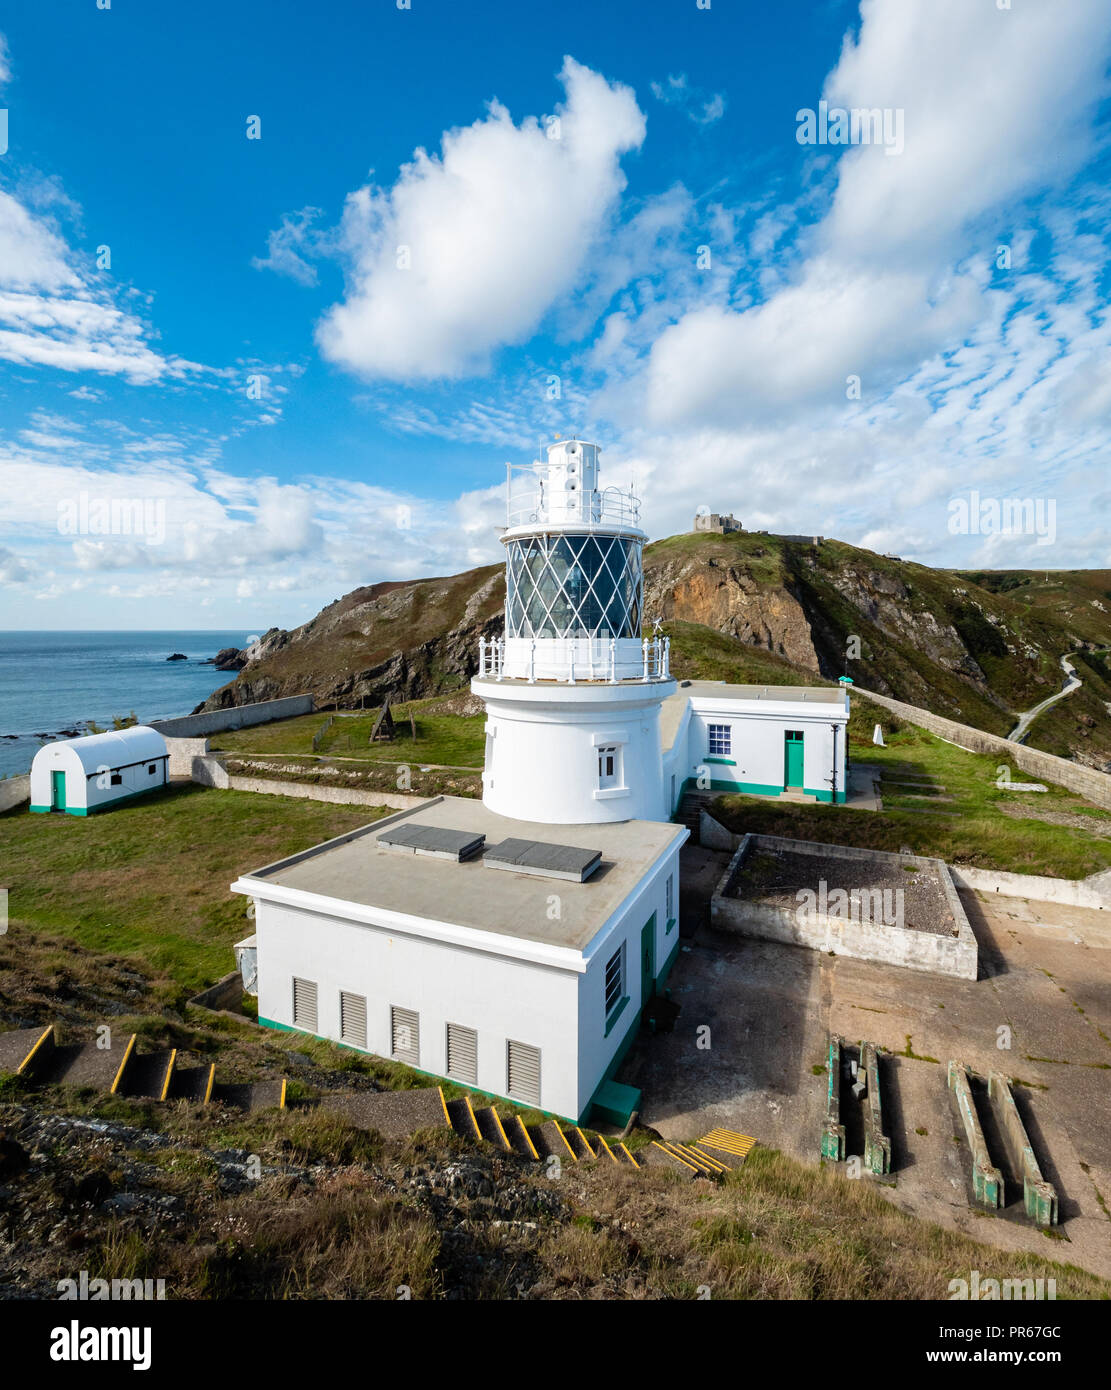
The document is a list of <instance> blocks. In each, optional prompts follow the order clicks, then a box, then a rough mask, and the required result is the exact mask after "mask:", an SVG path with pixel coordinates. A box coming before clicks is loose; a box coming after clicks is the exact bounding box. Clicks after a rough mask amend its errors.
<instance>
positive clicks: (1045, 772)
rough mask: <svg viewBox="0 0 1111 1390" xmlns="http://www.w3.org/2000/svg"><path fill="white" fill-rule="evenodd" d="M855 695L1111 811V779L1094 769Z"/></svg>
mask: <svg viewBox="0 0 1111 1390" xmlns="http://www.w3.org/2000/svg"><path fill="white" fill-rule="evenodd" d="M856 695H863V696H864V698H865V699H866V700H874V701H875V703H876V704H878V705H882V706H883V707H884V709H889V710H890V711H891V713H892V714H897V715H898V716H899V718H900V719H905V720H906V722H907V723H908V724H915V725H917V726H918V728H920V729H926V730H927V731H928V732H929V733H931V734H936V735H937V736H938V738H943V739H945V740H946V741H947V742H949V743H955V744H956V745H957V746H958V747H959V748H964V749H966V750H967V751H968V752H969V753H988V754H991V755H992V756H994V757H1001V758H1007V759H1008V760H1009V761H1011V762H1013V763H1014V764H1015V765H1016V766H1017V767H1020V768H1022V770H1023V772H1029V773H1031V774H1032V775H1033V776H1035V777H1037V778H1039V779H1041V780H1043V781H1046V782H1056V784H1057V785H1058V786H1059V787H1065V788H1067V789H1068V790H1069V791H1070V792H1075V793H1076V795H1077V796H1082V797H1084V798H1085V799H1086V800H1088V801H1090V802H1091V803H1092V804H1093V805H1094V806H1102V807H1103V808H1104V809H1105V810H1109V811H1111V777H1109V776H1108V775H1107V773H1106V772H1097V771H1096V769H1095V768H1092V767H1084V766H1083V765H1082V764H1081V763H1074V762H1070V761H1069V759H1068V758H1058V757H1057V756H1056V754H1054V753H1043V752H1041V750H1040V749H1037V748H1028V747H1027V746H1026V744H1024V743H1012V742H1011V741H1010V739H1006V738H1001V737H1000V736H999V735H998V734H988V733H985V732H984V731H983V729H973V728H972V727H971V726H970V725H968V724H958V723H957V722H956V720H954V719H944V718H942V716H941V715H939V714H932V713H931V712H930V711H929V710H926V709H919V707H918V706H917V705H905V704H903V702H902V700H892V699H891V698H890V696H887V695H878V694H876V692H875V691H874V690H865V689H863V687H861V686H859V685H854V686H850V688H849V696H850V698H852V697H854V696H856Z"/></svg>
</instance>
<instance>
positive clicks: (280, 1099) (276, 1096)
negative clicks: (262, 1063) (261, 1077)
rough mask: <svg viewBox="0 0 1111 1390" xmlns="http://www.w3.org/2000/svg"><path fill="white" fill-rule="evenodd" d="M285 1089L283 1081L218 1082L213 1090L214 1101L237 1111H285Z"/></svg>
mask: <svg viewBox="0 0 1111 1390" xmlns="http://www.w3.org/2000/svg"><path fill="white" fill-rule="evenodd" d="M285 1087H286V1083H285V1082H284V1081H283V1080H277V1081H246V1082H223V1083H221V1082H219V1081H217V1082H216V1084H215V1085H214V1086H213V1088H212V1099H213V1100H214V1101H219V1102H221V1103H222V1104H223V1105H231V1106H234V1107H235V1109H237V1110H246V1111H255V1110H284V1109H285Z"/></svg>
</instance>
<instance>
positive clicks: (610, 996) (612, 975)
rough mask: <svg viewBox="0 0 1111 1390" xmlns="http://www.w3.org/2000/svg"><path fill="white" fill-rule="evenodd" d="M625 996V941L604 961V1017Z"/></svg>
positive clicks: (607, 1015)
mask: <svg viewBox="0 0 1111 1390" xmlns="http://www.w3.org/2000/svg"><path fill="white" fill-rule="evenodd" d="M624 997H625V943H624V942H622V943H621V945H620V946H619V947H618V948H617V950H616V951H614V953H613V955H612V956H610V958H609V960H608V961H607V962H606V1017H607V1018H609V1016H610V1014H611V1013H613V1011H614V1009H616V1008H617V1006H618V1004H620V1003H621V1000H622V999H623V998H624Z"/></svg>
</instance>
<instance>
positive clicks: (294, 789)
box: [194, 758, 429, 811]
mask: <svg viewBox="0 0 1111 1390" xmlns="http://www.w3.org/2000/svg"><path fill="white" fill-rule="evenodd" d="M208 761H209V762H212V761H214V759H211V758H210V759H209V760H208ZM221 770H223V769H221ZM224 776H225V777H226V778H227V781H226V782H225V783H223V784H221V785H224V786H227V787H230V788H231V790H232V791H233V792H263V793H265V794H269V795H271V796H300V797H305V798H307V799H308V800H310V801H330V802H333V803H334V804H336V805H339V806H389V807H392V808H393V809H394V810H397V811H407V810H408V809H409V807H410V806H423V805H427V803H428V801H429V798H428V797H427V796H407V795H406V794H405V793H404V792H379V791H373V790H371V791H362V790H360V789H359V788H358V787H326V786H323V785H321V783H319V782H275V781H272V780H271V779H270V778H268V777H230V776H228V773H227V772H226V771H224ZM194 780H196V779H194ZM212 785H215V784H212Z"/></svg>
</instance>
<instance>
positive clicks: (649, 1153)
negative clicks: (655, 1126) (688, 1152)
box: [639, 1139, 699, 1178]
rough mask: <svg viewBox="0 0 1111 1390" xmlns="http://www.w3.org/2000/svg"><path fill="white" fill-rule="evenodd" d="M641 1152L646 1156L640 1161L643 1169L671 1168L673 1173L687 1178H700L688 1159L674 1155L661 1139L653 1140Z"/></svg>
mask: <svg viewBox="0 0 1111 1390" xmlns="http://www.w3.org/2000/svg"><path fill="white" fill-rule="evenodd" d="M641 1152H642V1154H643V1155H644V1157H643V1158H642V1159H640V1160H639V1161H640V1164H641V1167H648V1168H669V1169H670V1170H671V1171H672V1172H673V1173H680V1174H682V1176H683V1177H685V1178H697V1177H698V1176H699V1171H698V1169H697V1168H696V1167H695V1165H694V1164H693V1163H691V1162H690V1161H689V1160H688V1159H685V1158H680V1157H679V1155H678V1154H676V1153H672V1151H671V1149H670V1148H669V1147H668V1146H667V1145H666V1144H664V1143H662V1142H661V1141H660V1140H659V1139H653V1140H652V1142H651V1143H650V1144H649V1145H647V1146H646V1147H645V1148H644V1149H642V1150H641Z"/></svg>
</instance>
